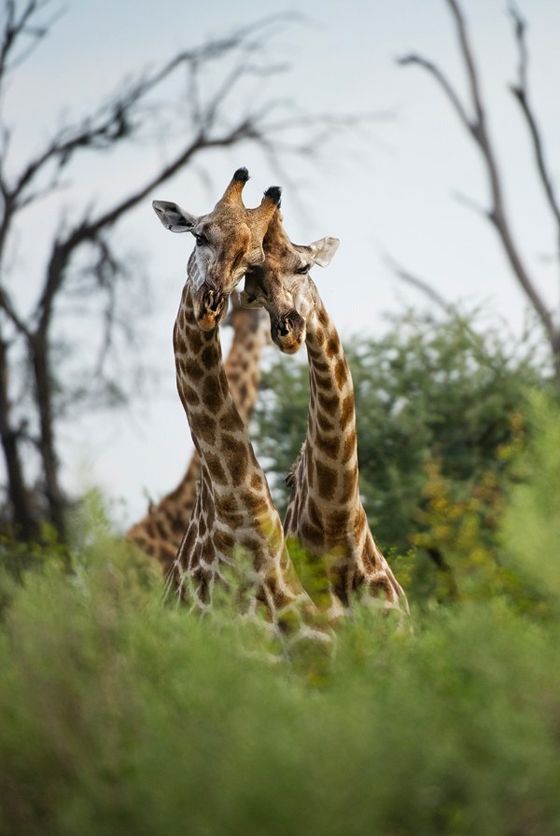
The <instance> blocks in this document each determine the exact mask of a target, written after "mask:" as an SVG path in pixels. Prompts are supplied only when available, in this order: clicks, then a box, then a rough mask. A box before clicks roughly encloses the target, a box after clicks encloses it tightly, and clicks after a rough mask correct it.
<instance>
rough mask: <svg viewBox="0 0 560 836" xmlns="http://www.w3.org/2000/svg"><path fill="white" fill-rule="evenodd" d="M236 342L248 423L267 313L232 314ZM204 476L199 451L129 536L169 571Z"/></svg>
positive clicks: (234, 389) (233, 367)
mask: <svg viewBox="0 0 560 836" xmlns="http://www.w3.org/2000/svg"><path fill="white" fill-rule="evenodd" d="M231 316H232V325H233V340H232V343H231V347H230V350H229V353H228V356H227V358H226V361H225V370H226V375H227V378H228V382H229V388H230V392H231V395H232V397H233V399H234V401H235V403H236V405H237V409H238V411H239V414H240V416H241V419H242V420H243V422H244V423H245V424H246V423H247V422H248V420H249V418H250V416H251V413H252V411H253V408H254V406H255V403H256V399H257V395H258V389H259V383H260V365H261V355H262V351H263V348H264V346H265V345H266V343H267V339H268V331H269V328H268V318H267V316H266V313H265V312H264V311H263V310H241V309H236V308H235V307H234V309H233V311H232V315H231ZM199 477H200V457H199V455H198V453H197V451H196V450H195V451H194V453H193V454H192V456H191V459H190V462H189V464H188V466H187V469H186V471H185V474H184V475H183V478H182V479H181V481H180V482H179V484H178V485H177V486H176V487H175V488H174V489H173V490H172V491H170V492H169V493H168V494H166V495H165V496H164V497H163V498H162V499H161V500H160V501H159V502H158V503H157V504H153V505H151V506H150V508H149V510H148V513H147V514H146V515H145V516H144V517H142V519H140V520H138V521H137V522H136V523H135V524H134V525H132V526H131V528H130V529H129V530H128V532H127V534H126V538H127V540H129V541H131V542H133V543H136V545H137V546H138V547H139V548H141V549H142V550H143V551H144V552H146V553H147V554H149V555H150V556H152V557H154V558H156V559H157V560H158V561H159V562H160V563H161V565H162V568H163V570H164V572H166V573H167V572H168V571H169V569H170V568H171V565H172V563H173V561H174V559H175V556H176V554H177V549H178V547H179V544H180V542H181V538H182V536H183V534H184V531H185V529H186V527H187V525H188V522H189V520H190V518H191V514H192V510H193V507H194V502H195V498H196V489H197V484H198V480H199Z"/></svg>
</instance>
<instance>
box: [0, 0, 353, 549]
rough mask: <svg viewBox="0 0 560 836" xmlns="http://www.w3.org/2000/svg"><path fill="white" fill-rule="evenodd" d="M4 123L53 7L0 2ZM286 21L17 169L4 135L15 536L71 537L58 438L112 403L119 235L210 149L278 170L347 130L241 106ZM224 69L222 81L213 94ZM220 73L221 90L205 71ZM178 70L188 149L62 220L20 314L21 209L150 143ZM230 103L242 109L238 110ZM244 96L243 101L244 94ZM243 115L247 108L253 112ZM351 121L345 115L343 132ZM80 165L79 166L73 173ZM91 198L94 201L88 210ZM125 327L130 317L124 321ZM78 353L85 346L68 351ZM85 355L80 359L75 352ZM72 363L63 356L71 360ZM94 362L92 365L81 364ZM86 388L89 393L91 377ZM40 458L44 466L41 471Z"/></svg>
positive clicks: (42, 0)
mask: <svg viewBox="0 0 560 836" xmlns="http://www.w3.org/2000/svg"><path fill="white" fill-rule="evenodd" d="M0 3H3V4H4V10H3V21H2V22H0V117H1V116H2V110H3V104H4V97H5V90H6V84H7V82H8V80H9V79H10V77H11V76H12V74H13V73H14V71H15V70H17V68H18V67H19V66H20V64H21V62H22V61H25V60H26V59H27V58H28V57H29V56H30V54H31V53H32V52H33V50H34V49H35V48H36V47H37V45H38V44H39V43H40V42H41V41H42V39H44V38H45V37H47V36H48V34H49V32H50V31H51V28H52V26H53V24H54V22H55V19H56V13H53V9H54V7H53V5H52V2H51V0H0ZM278 24H279V19H278V18H269V19H267V20H263V21H260V22H258V23H256V24H254V25H252V26H248V27H246V28H243V29H238V30H237V31H235V32H233V33H232V34H231V35H229V36H228V37H224V38H222V39H218V40H212V41H208V42H206V43H204V44H203V45H202V46H200V47H198V48H194V49H188V50H183V51H181V52H178V53H177V54H176V55H174V56H173V57H172V58H171V59H170V60H168V61H167V62H166V63H163V64H162V65H161V66H159V67H157V68H155V69H151V70H146V71H144V72H141V73H139V74H137V75H136V76H135V77H133V78H132V79H129V80H128V81H125V82H123V83H122V84H121V86H120V87H119V88H118V89H117V91H116V92H115V93H114V94H113V95H111V96H110V97H109V98H108V99H107V100H106V101H104V102H103V103H102V104H101V105H100V106H99V107H98V109H96V110H94V111H93V112H91V113H89V114H88V115H87V116H85V117H84V118H82V119H80V120H78V121H76V122H68V123H67V124H65V125H64V126H63V127H62V128H60V129H58V130H57V131H55V132H54V134H53V135H52V138H51V139H50V141H48V142H47V143H46V145H45V146H44V147H43V148H41V149H40V150H39V151H38V152H37V153H36V154H35V155H34V156H33V157H32V158H31V159H29V160H28V161H27V163H26V164H25V165H23V166H21V167H20V168H19V169H17V167H14V165H12V162H11V160H12V156H11V154H10V150H11V147H10V138H11V136H12V132H13V131H12V129H11V128H9V127H8V126H7V125H5V124H4V120H3V119H2V123H1V124H2V128H1V136H0V139H1V141H0V443H1V446H2V452H3V456H4V460H5V469H6V479H5V494H6V503H5V509H6V510H5V512H4V513H3V515H2V516H3V520H2V522H3V523H5V524H7V526H8V527H9V529H10V530H11V531H12V532H15V533H16V534H17V536H20V537H22V538H25V539H29V538H32V537H35V536H37V533H38V530H39V527H40V524H41V523H42V522H43V521H47V522H49V523H50V524H51V525H52V526H53V527H54V529H55V531H56V532H57V533H58V536H59V537H60V538H62V539H63V538H64V534H65V509H66V506H67V499H66V497H65V496H64V495H63V491H62V490H61V485H60V461H59V450H58V445H57V429H58V424H59V419H60V417H61V415H63V414H64V415H65V416H67V415H68V413H69V410H72V409H73V408H75V406H76V404H77V403H78V402H79V401H80V399H83V398H84V397H85V396H87V395H88V394H89V395H92V394H94V395H95V400H96V401H99V398H100V396H101V395H103V397H105V398H107V397H110V396H111V394H115V388H114V381H111V380H110V379H109V378H107V377H106V376H104V369H105V363H106V359H107V356H108V355H110V352H111V348H112V345H113V340H114V338H115V332H116V329H117V328H118V326H119V318H118V316H117V314H116V308H115V298H116V294H117V291H118V287H119V283H122V281H123V279H124V278H126V276H127V267H126V260H125V258H124V256H123V254H122V253H119V252H117V249H116V246H115V244H114V240H113V238H112V233H113V230H114V228H115V225H116V224H117V223H118V222H119V221H120V220H121V219H122V218H123V216H125V215H126V214H127V213H128V212H130V210H132V209H133V208H134V207H136V206H137V205H138V204H139V203H140V202H141V201H142V200H144V199H145V198H146V196H147V195H148V194H149V193H150V192H151V190H152V189H153V188H154V187H155V186H157V185H158V184H160V183H163V182H164V181H166V180H168V179H169V178H170V177H171V176H172V175H174V174H176V173H177V172H178V171H180V170H183V169H184V168H185V167H187V166H191V167H195V166H196V167H197V168H198V167H199V165H200V163H201V162H203V161H204V159H205V155H206V153H207V152H208V151H209V150H210V149H216V148H228V147H233V146H237V145H239V144H242V143H251V144H253V145H255V146H258V147H259V148H260V149H262V150H264V152H265V153H266V154H267V155H269V156H271V157H272V158H274V159H275V160H276V161H277V162H279V163H281V161H282V159H283V155H285V154H286V153H290V152H295V153H299V154H309V153H310V149H312V148H313V147H314V145H316V143H317V142H320V141H322V138H323V136H324V132H325V130H326V128H330V127H333V126H334V122H335V121H336V120H333V119H327V118H326V117H324V116H320V115H318V116H317V117H313V118H311V117H309V116H308V115H305V114H302V113H299V112H298V111H297V110H296V109H295V108H291V107H290V106H288V105H286V103H285V102H280V101H275V100H272V99H270V98H266V97H265V98H264V100H263V96H262V95H261V96H260V98H259V95H258V94H257V95H252V96H250V97H245V98H246V99H248V103H247V102H246V103H245V104H244V105H239V103H238V100H237V99H236V98H235V96H236V95H237V93H238V91H239V90H240V89H243V88H242V85H243V84H244V83H246V82H247V80H248V79H250V78H253V77H262V76H264V75H270V74H273V73H277V72H281V71H282V70H283V69H284V67H283V66H280V65H277V64H274V63H271V62H270V61H269V60H267V58H266V44H267V43H268V42H269V41H270V37H271V35H272V34H274V31H275V27H277V26H278ZM216 65H217V66H218V68H219V69H220V70H221V72H222V78H221V81H220V82H219V83H218V84H216V83H215V79H216ZM209 69H211V70H212V72H213V85H210V84H209V83H206V82H205V78H206V76H205V73H207V72H208V70H209ZM177 73H183V74H184V77H186V88H185V89H186V91H187V92H186V94H185V96H184V98H183V99H182V100H181V101H180V102H176V103H175V104H176V110H177V109H178V108H179V107H180V108H182V111H183V112H184V111H185V109H186V110H187V111H188V131H186V132H185V134H186V135H185V138H184V140H181V142H182V146H181V147H180V148H179V149H178V150H176V151H175V152H174V156H173V157H172V158H171V159H169V160H168V161H167V162H166V163H165V164H163V165H161V166H160V167H159V168H158V169H157V170H153V171H152V172H151V173H149V174H148V175H147V176H146V177H145V179H144V181H143V182H142V183H141V184H140V185H138V187H137V188H136V189H134V190H132V191H131V192H130V193H128V194H126V195H121V196H120V197H119V199H118V200H116V201H115V202H114V203H113V205H111V206H109V207H108V208H106V209H104V210H103V211H100V212H95V211H94V210H93V209H92V208H91V206H92V197H93V196H92V195H88V196H87V197H86V198H85V199H84V208H83V209H82V212H81V215H77V214H76V213H73V218H72V219H69V218H67V217H66V218H61V219H60V223H59V226H58V229H57V231H56V234H55V235H54V238H53V240H52V242H51V245H50V253H49V255H48V258H47V260H46V263H45V264H44V268H43V270H42V275H39V276H37V277H27V284H28V285H30V286H31V287H36V288H37V290H36V295H35V299H34V301H33V304H32V305H31V308H30V310H29V311H27V310H26V312H25V313H23V312H22V310H20V309H19V307H18V305H17V304H16V294H15V293H14V286H15V284H14V279H13V273H14V272H15V271H14V270H13V268H10V269H9V268H8V261H9V259H8V258H7V253H8V243H9V241H10V239H12V238H13V237H14V238H15V234H16V230H17V229H18V226H19V224H21V223H22V219H23V218H24V213H25V212H26V210H28V209H29V208H30V207H31V206H33V205H35V204H37V202H38V201H40V200H42V199H44V198H46V197H48V196H50V195H52V193H53V191H54V190H55V189H57V188H58V187H59V185H60V184H61V182H62V178H63V177H65V178H67V177H69V176H71V175H72V174H73V172H74V177H75V176H76V174H75V170H76V169H75V163H76V160H79V159H81V158H82V157H83V155H84V152H86V151H87V152H89V153H90V154H91V152H94V153H99V154H102V153H104V152H106V151H109V150H111V149H115V148H117V147H119V146H123V145H124V144H126V143H130V142H131V141H133V140H135V139H138V138H139V137H140V136H142V130H143V129H145V128H146V123H147V122H148V121H149V120H148V119H147V114H148V113H150V114H151V115H152V116H153V112H154V110H153V109H154V107H158V106H159V105H158V95H159V94H160V88H161V87H162V85H163V84H164V82H166V81H167V80H168V79H170V78H171V77H172V76H174V75H175V74H177ZM232 98H233V100H234V102H237V103H236V104H233V105H232V104H231V102H232ZM239 98H240V99H241V98H242V97H239ZM243 108H245V109H243ZM343 122H344V120H343V119H341V121H340V124H342V123H343ZM73 166H74V167H73ZM88 200H89V202H88ZM88 295H91V296H95V298H96V299H97V300H99V299H100V298H101V299H102V300H104V301H103V305H102V307H101V308H100V309H98V310H99V315H100V317H101V323H100V324H101V326H102V328H101V329H100V330H101V332H102V339H101V345H100V350H99V356H98V359H97V363H96V365H95V368H94V372H93V373H92V374H88V375H87V376H86V375H82V376H81V377H82V380H81V381H80V383H79V385H78V386H77V387H76V388H75V390H72V389H71V388H69V384H68V381H67V380H66V379H65V381H64V385H62V382H61V375H60V371H59V366H58V361H59V359H60V360H61V358H62V356H63V355H65V354H68V353H69V346H68V345H67V344H65V343H64V341H63V338H62V336H61V331H60V317H61V315H62V311H63V309H64V305H65V304H68V303H69V302H71V301H72V299H73V298H74V299H75V298H76V297H79V298H81V299H82V300H83V298H84V296H85V297H87V296H88ZM120 324H121V325H122V324H123V323H122V321H121V322H120ZM70 347H71V349H72V351H73V352H74V353H78V349H79V347H78V346H77V345H76V340H74V343H73V344H72V345H71V346H70ZM78 356H79V354H78ZM61 362H62V360H61ZM83 362H84V364H85V363H86V361H85V360H83ZM85 379H87V385H84V383H83V380H85ZM29 462H33V465H32V466H30V464H29Z"/></svg>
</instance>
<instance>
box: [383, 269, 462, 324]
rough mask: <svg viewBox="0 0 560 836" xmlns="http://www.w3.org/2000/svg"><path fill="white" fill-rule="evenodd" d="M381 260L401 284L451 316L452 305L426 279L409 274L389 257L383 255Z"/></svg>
mask: <svg viewBox="0 0 560 836" xmlns="http://www.w3.org/2000/svg"><path fill="white" fill-rule="evenodd" d="M383 260H384V261H385V263H386V264H387V266H388V267H389V269H390V270H391V271H392V273H394V275H395V276H396V277H397V279H399V280H400V281H401V282H404V283H405V284H408V285H410V287H413V288H415V290H418V291H419V292H420V293H421V294H422V295H423V296H425V297H426V299H429V300H430V302H432V303H433V304H434V305H436V307H438V308H440V309H441V310H442V311H443V312H444V313H446V314H451V313H453V312H454V311H455V309H454V307H453V305H452V304H451V303H450V302H448V301H447V300H446V299H445V298H444V297H443V296H442V295H441V293H439V292H438V291H437V290H436V289H435V287H434V286H433V285H432V284H430V282H428V281H427V280H426V279H422V278H421V277H420V276H417V275H415V274H414V273H411V272H410V271H409V270H407V269H406V268H405V267H403V266H402V265H401V264H399V263H398V262H397V261H395V259H394V258H392V256H390V255H385V256H384V257H383Z"/></svg>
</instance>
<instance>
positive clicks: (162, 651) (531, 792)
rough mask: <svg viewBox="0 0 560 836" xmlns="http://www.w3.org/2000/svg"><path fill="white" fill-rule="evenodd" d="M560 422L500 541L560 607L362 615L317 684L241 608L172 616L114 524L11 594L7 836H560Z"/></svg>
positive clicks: (1, 758)
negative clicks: (405, 621)
mask: <svg viewBox="0 0 560 836" xmlns="http://www.w3.org/2000/svg"><path fill="white" fill-rule="evenodd" d="M558 419H559V413H558V410H557V409H556V408H555V407H553V406H552V405H550V404H548V403H546V402H545V403H544V404H540V406H539V408H538V413H537V415H536V418H535V426H537V427H538V428H539V435H538V437H537V438H536V439H535V440H534V442H533V443H532V445H531V449H530V452H529V453H527V454H526V458H525V462H524V467H525V469H526V475H527V481H526V483H524V484H523V485H520V486H518V487H517V488H515V490H514V491H513V494H512V498H511V511H508V512H507V513H506V523H505V527H504V532H503V535H502V539H503V549H504V553H507V554H508V555H509V560H510V567H509V569H510V571H512V572H513V571H516V572H517V571H519V572H521V573H523V577H524V584H525V587H526V588H525V589H524V590H523V595H524V596H526V595H527V591H528V590H530V589H536V590H538V591H539V594H544V593H543V591H542V587H543V583H544V585H545V586H546V600H547V602H548V607H547V608H546V610H545V611H543V612H537V611H536V610H535V609H531V608H528V609H524V608H522V607H517V606H515V605H514V604H515V601H514V600H513V596H514V592H512V591H511V590H510V594H509V595H504V594H502V593H501V592H500V591H498V593H496V594H495V595H494V597H492V596H490V595H489V596H487V597H486V598H480V597H478V596H466V597H462V598H460V599H459V601H458V604H457V606H455V607H453V608H449V607H432V608H428V609H423V610H418V607H417V606H415V602H414V600H412V605H413V618H412V620H411V624H410V626H396V625H395V622H394V621H391V620H389V619H387V618H383V617H381V616H380V614H379V613H378V612H376V611H375V610H372V609H370V608H368V607H367V606H365V605H363V606H357V607H355V609H354V611H353V615H352V618H350V619H348V621H347V623H346V624H345V625H344V626H343V627H342V628H341V630H340V633H339V636H338V642H337V648H336V653H335V654H334V656H333V658H332V660H331V662H330V664H329V666H328V668H327V669H326V670H325V671H324V675H323V676H321V677H320V678H319V679H318V678H316V677H309V676H308V675H307V672H306V670H305V669H304V668H302V667H301V666H297V667H295V666H293V665H291V664H289V663H287V662H279V661H276V662H275V663H273V662H272V661H271V657H270V655H267V654H266V653H265V652H264V651H266V650H268V647H265V645H264V644H263V645H262V649H263V653H260V652H259V647H260V642H261V638H260V634H259V631H258V630H256V631H255V630H254V628H253V627H251V626H249V625H248V626H246V627H244V628H243V627H242V626H241V625H240V624H239V622H238V621H236V620H235V619H233V618H232V617H231V612H230V610H229V609H228V606H227V602H226V600H225V597H224V596H222V599H223V600H222V604H221V605H220V608H219V610H218V612H216V614H215V616H214V617H212V618H207V619H205V620H200V619H199V618H198V617H195V616H194V615H192V614H189V613H187V612H186V610H185V609H184V608H180V607H177V606H176V605H175V604H174V603H172V602H169V601H168V602H167V603H165V602H164V600H163V595H162V586H161V581H160V580H159V577H158V572H157V571H156V570H155V569H154V567H153V566H152V564H151V563H150V561H149V560H148V559H147V558H144V557H142V556H141V555H140V554H139V553H137V552H135V551H133V550H131V549H130V548H127V547H125V546H123V544H120V543H117V542H115V541H114V540H112V538H111V536H110V534H109V533H108V532H107V531H106V530H105V529H104V527H103V524H102V522H101V521H100V517H99V514H97V515H96V521H95V524H94V525H93V527H92V526H91V525H90V526H89V527H88V528H86V529H83V533H82V534H81V535H80V536H79V537H77V539H76V545H75V547H74V551H73V554H72V558H73V561H72V569H71V570H70V571H69V569H68V566H67V565H62V564H61V563H60V561H59V559H58V556H57V555H56V553H55V555H54V556H53V559H52V560H51V559H50V558H49V556H48V555H45V556H44V559H43V560H42V561H41V562H40V563H39V564H38V565H36V566H35V567H34V568H29V569H28V570H27V571H26V572H24V573H23V574H21V575H20V576H19V577H18V578H17V579H16V580H14V581H13V583H12V587H11V591H10V596H9V600H8V601H7V603H6V606H5V611H4V618H3V623H2V627H1V630H0V670H1V671H2V677H1V686H0V718H1V722H0V764H1V765H2V767H1V769H0V809H1V812H0V832H1V833H3V834H7V835H9V836H11V835H12V834H14V836H15V834H17V836H20V834H26V836H27V835H28V834H29V836H34V835H35V834H37V835H38V834H41V836H44V835H45V834H48V836H51V835H52V836H75V834H77V833H79V834H80V836H94V835H95V836H99V834H103V836H117V834H118V836H122V834H135V836H143V834H146V836H148V834H150V836H157V834H162V836H163V835H164V834H165V836H175V834H177V836H179V834H181V836H182V834H185V833H188V834H193V836H197V834H201V836H203V835H204V836H208V834H220V836H221V834H239V836H241V834H243V835H244V836H245V834H248V833H266V834H282V836H285V835H286V834H287V835H288V836H290V834H294V835H295V834H307V833H321V834H325V836H339V834H340V836H362V834H364V833H372V834H381V836H383V835H384V834H387V836H395V834H398V835H399V836H401V834H414V836H433V834H436V833H437V834H472V833H473V832H476V833H478V834H481V836H501V835H502V834H504V836H510V835H511V836H517V834H525V833H527V834H529V833H535V834H539V836H547V834H550V836H553V834H556V833H558V832H559V830H560V796H559V794H558V786H559V785H560V664H559V662H560V618H559V615H560V611H559V609H558V606H557V605H558V602H559V600H560V589H559V588H558V586H555V584H554V582H553V580H551V579H553V578H557V572H558V568H557V567H558V562H557V542H558V540H557V536H556V528H555V526H556V520H555V519H553V513H552V511H553V510H554V509H555V508H558V506H559V504H560V467H559V462H560V460H559V458H558V449H559V448H560V445H558V437H557V436H558V429H557V427H558V426H559V425H560V421H559V420H558ZM90 513H91V509H90ZM527 555H529V556H528V557H527ZM537 556H538V559H537ZM535 594H537V593H535Z"/></svg>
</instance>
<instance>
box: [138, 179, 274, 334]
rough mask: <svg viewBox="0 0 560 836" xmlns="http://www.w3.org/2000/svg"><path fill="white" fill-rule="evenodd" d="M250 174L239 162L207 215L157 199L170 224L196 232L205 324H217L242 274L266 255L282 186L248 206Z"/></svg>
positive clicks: (197, 306)
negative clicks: (245, 198) (246, 194)
mask: <svg viewBox="0 0 560 836" xmlns="http://www.w3.org/2000/svg"><path fill="white" fill-rule="evenodd" d="M248 179H249V173H248V171H247V169H246V168H238V169H237V171H236V172H235V173H234V175H233V178H232V179H231V182H230V183H229V185H228V187H227V189H226V190H225V192H224V194H223V196H222V197H221V198H220V200H219V201H218V203H217V204H216V205H215V207H214V209H213V210H212V211H211V212H210V213H209V214H207V215H200V216H198V217H197V216H196V215H191V214H190V213H189V212H186V211H185V210H184V209H181V207H180V206H178V205H177V204H176V203H169V202H168V201H165V200H154V201H153V202H152V206H153V208H154V210H155V213H156V215H157V216H158V218H159V219H160V221H161V222H162V224H163V225H164V227H165V228H166V229H169V230H170V231H171V232H190V233H191V234H192V235H194V237H195V240H196V246H195V250H194V253H193V258H194V260H195V264H196V270H194V271H193V275H192V276H191V281H192V282H193V288H192V289H193V306H194V310H195V316H196V319H197V322H198V324H199V326H200V328H201V329H202V330H203V331H209V330H211V329H212V328H215V327H216V326H217V325H218V324H219V323H220V320H221V319H222V317H223V316H224V314H225V311H226V309H227V299H228V297H229V295H230V294H231V292H232V291H233V290H234V288H235V287H236V285H237V284H238V283H239V281H240V280H241V278H242V276H243V275H244V274H245V273H246V272H247V270H249V269H250V268H251V267H254V266H255V265H257V264H262V262H263V261H264V252H263V238H264V236H265V234H266V231H267V229H268V224H269V223H270V220H271V218H272V217H273V215H274V213H275V211H276V208H277V206H278V204H279V203H280V189H279V188H278V186H271V187H270V188H269V189H267V190H266V192H265V194H264V197H263V199H262V201H261V204H260V206H257V208H256V209H247V208H246V207H245V205H244V204H243V199H242V196H241V195H242V191H243V187H244V186H245V183H246V182H247V180H248Z"/></svg>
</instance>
